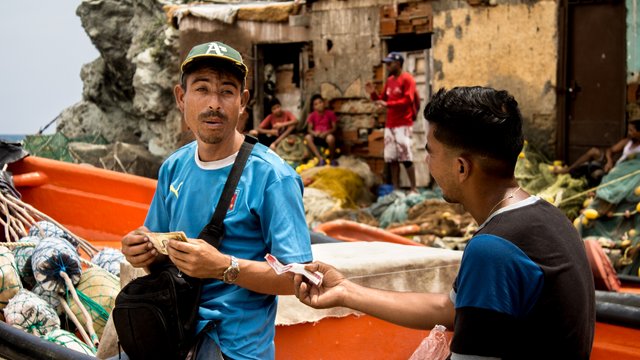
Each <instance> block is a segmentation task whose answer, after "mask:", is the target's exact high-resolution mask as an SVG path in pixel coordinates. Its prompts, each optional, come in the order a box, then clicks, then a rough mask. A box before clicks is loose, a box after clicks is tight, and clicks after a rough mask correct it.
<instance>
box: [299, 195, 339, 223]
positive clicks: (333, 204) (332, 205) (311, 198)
mask: <svg viewBox="0 0 640 360" xmlns="http://www.w3.org/2000/svg"><path fill="white" fill-rule="evenodd" d="M302 202H303V204H304V212H305V219H306V220H307V226H308V227H309V228H310V229H312V228H314V227H316V225H317V224H318V218H319V217H320V216H322V215H323V214H325V213H327V212H330V211H334V210H339V209H341V208H342V203H341V202H340V200H338V199H336V198H334V197H332V196H331V195H329V194H328V193H327V192H326V191H323V190H318V189H314V188H309V187H307V188H305V189H304V195H303V196H302Z"/></svg>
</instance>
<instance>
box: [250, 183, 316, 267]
mask: <svg viewBox="0 0 640 360" xmlns="http://www.w3.org/2000/svg"><path fill="white" fill-rule="evenodd" d="M302 191H303V185H302V182H301V180H300V178H299V177H294V176H285V177H282V178H280V179H278V180H276V181H274V182H273V183H271V184H269V186H268V187H267V188H266V191H265V193H264V199H263V201H262V205H261V208H262V216H261V217H260V221H261V227H262V231H263V236H264V239H265V241H266V245H267V247H268V248H269V249H270V252H271V254H273V255H274V256H275V257H277V258H278V260H280V261H282V263H285V264H287V263H292V262H298V263H305V262H309V261H312V260H313V256H312V254H311V240H310V236H309V229H308V227H307V223H306V220H305V214H304V205H303V203H302Z"/></svg>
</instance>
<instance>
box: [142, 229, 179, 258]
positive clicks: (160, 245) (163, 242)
mask: <svg viewBox="0 0 640 360" xmlns="http://www.w3.org/2000/svg"><path fill="white" fill-rule="evenodd" d="M144 235H145V236H146V237H148V238H149V241H151V243H152V244H153V247H154V248H156V250H158V252H159V253H160V254H164V255H169V252H168V251H167V245H168V242H169V240H177V241H184V242H187V235H185V233H184V232H183V231H174V232H168V233H154V232H145V233H144Z"/></svg>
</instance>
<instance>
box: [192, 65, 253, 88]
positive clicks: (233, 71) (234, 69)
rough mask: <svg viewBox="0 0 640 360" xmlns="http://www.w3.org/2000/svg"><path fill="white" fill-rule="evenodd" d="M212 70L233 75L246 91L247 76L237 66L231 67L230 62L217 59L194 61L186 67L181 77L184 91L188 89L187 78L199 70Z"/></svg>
mask: <svg viewBox="0 0 640 360" xmlns="http://www.w3.org/2000/svg"><path fill="white" fill-rule="evenodd" d="M204 68H210V69H213V70H217V71H222V72H225V73H229V74H231V75H233V76H234V77H235V78H236V79H238V81H239V82H240V90H244V87H245V76H244V74H243V73H242V71H240V69H238V68H237V67H236V66H233V65H231V64H230V63H229V62H228V61H225V60H222V59H216V58H204V59H200V60H195V61H192V62H191V63H190V64H189V65H187V66H185V68H184V70H183V73H182V75H181V76H180V86H182V88H183V89H185V90H186V89H187V77H188V76H189V75H190V74H192V73H194V72H195V71H197V70H200V69H204Z"/></svg>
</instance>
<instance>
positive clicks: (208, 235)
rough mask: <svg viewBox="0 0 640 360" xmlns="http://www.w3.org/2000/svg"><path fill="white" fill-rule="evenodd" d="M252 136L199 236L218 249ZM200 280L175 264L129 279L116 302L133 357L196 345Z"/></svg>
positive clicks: (182, 351) (182, 352) (171, 355)
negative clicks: (183, 272)
mask: <svg viewBox="0 0 640 360" xmlns="http://www.w3.org/2000/svg"><path fill="white" fill-rule="evenodd" d="M255 142H256V139H255V138H253V137H250V136H246V137H245V142H244V143H243V144H242V148H241V149H240V153H239V154H238V157H237V158H236V161H235V163H234V165H233V168H232V169H231V173H230V174H229V177H228V178H227V181H226V183H225V186H224V189H223V191H222V194H221V195H220V200H219V201H218V206H216V210H215V212H214V214H213V216H212V217H211V221H210V222H209V224H207V225H206V226H205V227H204V229H202V231H201V232H200V235H198V238H200V239H203V240H206V241H207V242H209V243H210V244H211V245H213V246H215V247H218V246H219V245H220V241H221V240H222V236H223V233H224V228H223V220H224V216H225V214H226V212H227V209H228V208H229V203H230V201H231V198H232V195H233V193H234V191H235V188H236V186H237V184H238V181H239V180H240V176H241V175H242V170H243V169H244V165H245V163H246V161H247V159H248V158H249V154H250V153H251V149H252V148H253V145H254V144H255ZM201 291H202V280H201V279H197V278H192V277H190V276H187V275H185V274H182V273H181V272H180V270H178V268H177V267H176V266H175V265H174V264H173V263H166V264H161V265H159V266H156V267H154V268H152V269H151V273H150V274H149V275H145V276H142V277H139V278H137V279H134V280H132V281H131V282H130V283H129V284H127V285H126V286H125V287H123V288H122V290H121V291H120V293H119V294H118V296H117V297H116V300H115V306H114V308H113V315H112V316H113V323H114V325H115V328H116V332H117V333H118V343H119V345H120V346H121V347H122V349H123V350H124V352H125V353H126V354H127V356H129V358H131V359H132V360H137V359H184V358H185V357H186V356H187V354H188V353H189V350H190V349H191V347H192V346H193V345H194V344H195V341H196V336H195V330H196V326H197V323H198V309H199V306H200V293H201Z"/></svg>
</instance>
